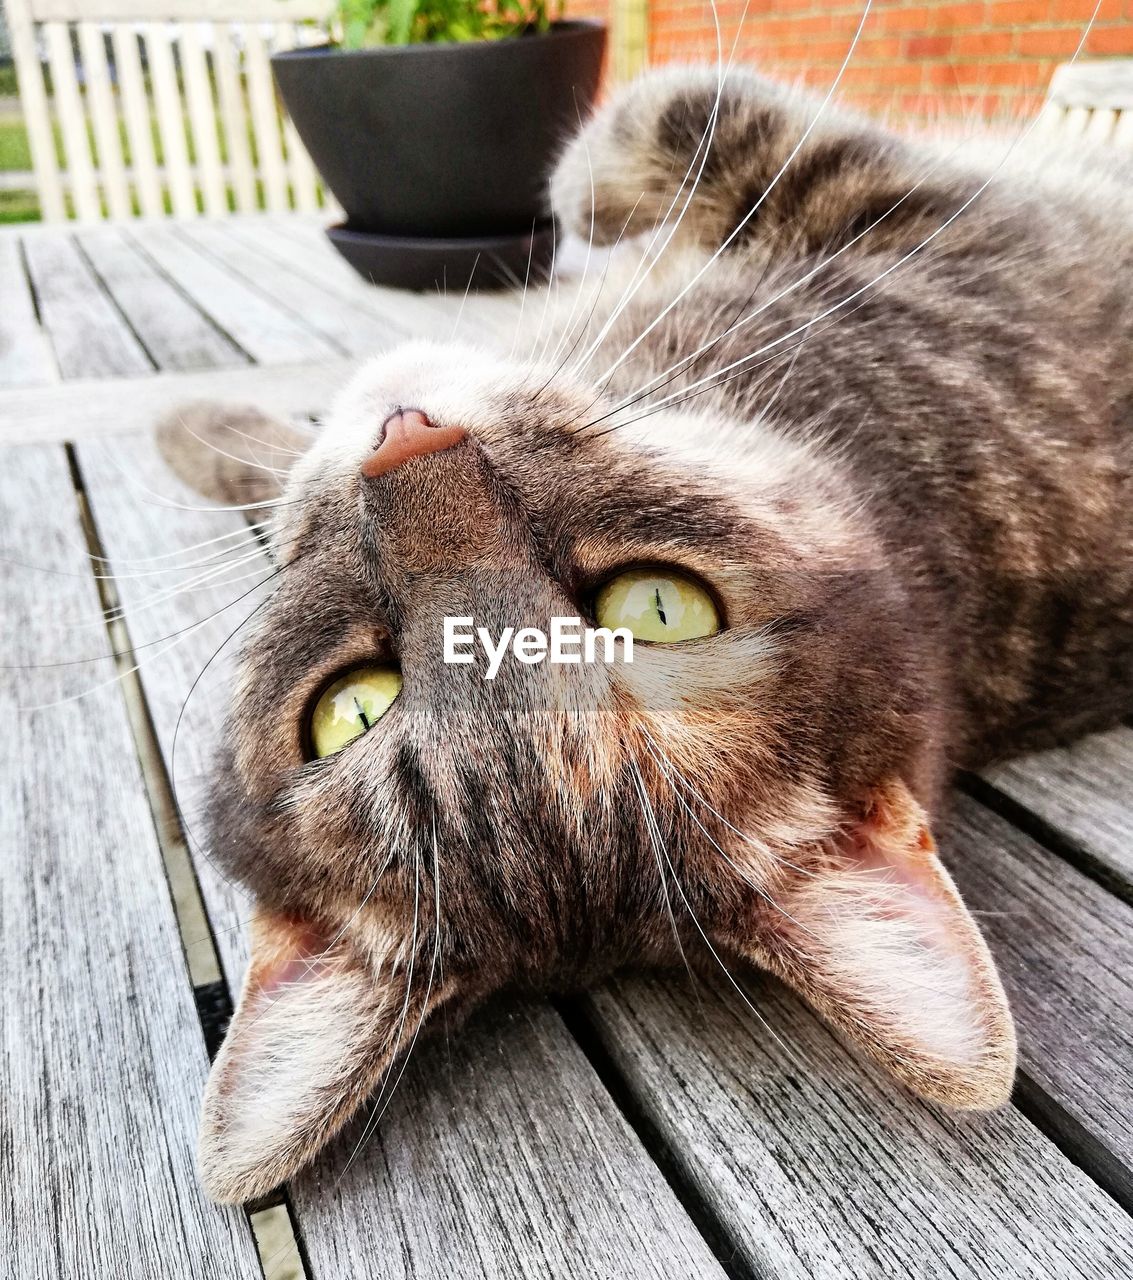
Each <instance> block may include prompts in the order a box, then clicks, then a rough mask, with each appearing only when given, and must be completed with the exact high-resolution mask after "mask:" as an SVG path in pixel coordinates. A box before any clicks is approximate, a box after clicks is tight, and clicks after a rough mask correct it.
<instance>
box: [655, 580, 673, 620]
mask: <svg viewBox="0 0 1133 1280" xmlns="http://www.w3.org/2000/svg"><path fill="white" fill-rule="evenodd" d="M653 599H654V600H655V601H656V604H657V616H658V617H659V618H660V619H661V625H662V626H664V627H667V626H668V625H669V620H668V619H667V618H666V617H665V608H664V606H663V605H662V603H661V588H660V587H657V589H656V590H655V591H654V593H653Z"/></svg>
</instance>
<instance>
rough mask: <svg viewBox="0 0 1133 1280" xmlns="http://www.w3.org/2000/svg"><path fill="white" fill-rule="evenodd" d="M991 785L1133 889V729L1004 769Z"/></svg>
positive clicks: (994, 773)
mask: <svg viewBox="0 0 1133 1280" xmlns="http://www.w3.org/2000/svg"><path fill="white" fill-rule="evenodd" d="M985 776H986V778H987V780H988V781H989V782H990V783H991V784H992V785H993V786H994V787H996V788H998V789H999V790H1000V791H1002V792H1003V793H1004V794H1005V795H1007V796H1009V797H1010V798H1011V799H1012V800H1014V801H1016V803H1018V804H1021V805H1023V807H1024V808H1026V809H1029V810H1030V811H1031V812H1032V813H1033V814H1035V815H1037V816H1038V817H1039V818H1041V819H1042V820H1043V821H1044V822H1045V823H1047V824H1048V825H1049V826H1051V827H1053V828H1054V829H1055V830H1056V831H1057V832H1058V833H1059V834H1060V835H1061V836H1063V837H1065V838H1066V839H1067V840H1069V841H1070V842H1071V843H1072V844H1074V845H1076V846H1077V847H1078V848H1080V849H1081V850H1082V852H1083V853H1084V854H1086V856H1087V857H1089V858H1093V859H1095V860H1096V861H1097V862H1099V863H1101V864H1102V865H1103V867H1105V868H1106V869H1108V870H1109V872H1110V873H1112V875H1113V876H1115V877H1117V878H1118V879H1119V880H1120V881H1122V882H1123V883H1124V884H1125V885H1126V886H1131V885H1133V729H1127V728H1118V729H1112V730H1110V732H1108V733H1101V734H1096V735H1094V736H1093V737H1089V738H1084V739H1083V740H1082V741H1081V742H1077V743H1075V744H1074V745H1073V746H1070V747H1065V748H1060V749H1058V750H1055V751H1042V752H1040V753H1038V754H1037V755H1033V756H1027V757H1025V758H1023V759H1021V760H1014V761H1012V762H1011V763H1010V764H1005V765H1000V766H999V767H997V768H995V769H991V770H989V771H988V772H987V774H986V775H985Z"/></svg>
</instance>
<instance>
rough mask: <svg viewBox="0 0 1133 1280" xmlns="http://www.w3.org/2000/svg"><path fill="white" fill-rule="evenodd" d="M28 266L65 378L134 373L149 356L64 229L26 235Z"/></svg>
mask: <svg viewBox="0 0 1133 1280" xmlns="http://www.w3.org/2000/svg"><path fill="white" fill-rule="evenodd" d="M24 248H25V252H26V254H27V261H28V269H29V270H30V272H31V278H32V282H33V284H34V285H35V290H36V294H37V296H38V298H39V312H40V316H41V317H42V320H43V327H44V328H45V329H46V330H47V333H48V335H49V336H50V338H51V343H52V346H53V347H54V349H55V359H56V361H57V362H58V365H59V371H60V373H61V374H62V376H63V377H64V378H107V377H123V376H137V375H138V374H147V373H150V372H151V371H152V368H153V366H152V365H151V363H150V361H149V358H148V357H147V356H146V353H145V351H144V350H143V349H142V347H141V345H140V344H139V342H138V340H137V338H135V337H134V335H133V334H132V333H131V332H130V329H129V326H128V325H127V324H126V322H125V321H124V320H123V319H122V317H121V315H120V314H119V313H118V311H117V309H116V308H115V307H114V305H113V304H112V303H111V301H110V299H109V298H108V297H107V295H106V293H105V291H104V290H103V288H102V286H101V285H100V284H99V282H98V280H97V278H96V277H95V274H94V272H93V271H92V270H91V269H90V266H89V264H88V263H87V261H86V260H85V259H84V258H83V256H82V255H81V254H80V253H79V251H78V249H77V248H76V247H75V242H74V240H73V239H72V238H71V236H70V235H68V234H66V233H64V232H61V231H60V232H53V233H50V234H46V233H45V234H42V235H31V236H28V238H27V240H26V241H25V244H24Z"/></svg>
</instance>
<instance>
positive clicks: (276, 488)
mask: <svg viewBox="0 0 1133 1280" xmlns="http://www.w3.org/2000/svg"><path fill="white" fill-rule="evenodd" d="M155 434H156V438H157V445H158V448H159V449H160V451H161V454H162V457H163V458H164V459H165V460H166V462H168V463H169V465H170V467H171V468H172V469H173V471H174V472H175V473H176V474H177V475H178V476H179V477H180V478H181V479H182V480H184V482H185V483H186V484H187V485H189V486H190V487H191V488H193V489H195V490H196V491H197V492H198V493H200V494H202V495H203V496H204V497H206V498H208V499H210V500H211V501H213V502H216V503H220V504H223V505H225V506H238V507H255V506H258V505H260V504H261V503H265V504H266V503H270V502H271V501H273V500H274V499H275V498H277V497H278V496H279V493H280V490H281V488H282V486H283V480H284V478H285V476H286V474H287V471H288V470H289V468H290V467H291V464H292V463H293V462H294V461H295V459H296V458H297V457H299V456H300V455H301V454H302V453H304V452H305V451H306V449H307V447H308V446H309V445H310V443H311V434H310V433H308V432H304V431H302V430H300V429H299V428H298V427H295V426H292V425H291V424H289V423H286V422H280V421H278V420H277V419H275V418H271V417H269V416H268V415H267V414H265V413H262V412H261V411H260V410H259V409H256V408H253V407H251V406H250V405H242V404H224V403H220V402H216V401H210V400H198V401H194V402H192V403H190V404H185V405H182V406H181V407H180V408H178V409H174V410H173V411H172V412H171V413H169V414H167V415H166V416H165V417H164V418H163V419H162V420H161V421H160V422H159V423H158V424H157V428H156V432H155Z"/></svg>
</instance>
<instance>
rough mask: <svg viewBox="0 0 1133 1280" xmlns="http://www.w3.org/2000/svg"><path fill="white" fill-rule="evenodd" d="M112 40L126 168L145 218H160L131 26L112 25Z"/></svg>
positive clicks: (146, 112) (161, 204)
mask: <svg viewBox="0 0 1133 1280" xmlns="http://www.w3.org/2000/svg"><path fill="white" fill-rule="evenodd" d="M111 40H112V41H113V42H114V69H115V71H116V73H117V76H118V90H119V92H120V94H121V96H122V114H123V116H124V117H125V120H126V138H127V140H128V141H129V144H130V169H131V171H132V174H133V179H134V186H135V188H136V190H137V193H138V203H139V205H140V206H141V210H142V213H143V214H145V216H146V217H147V218H160V217H161V216H162V214H164V212H165V202H164V200H163V199H162V195H161V183H160V182H159V181H158V178H157V161H156V159H155V158H154V151H153V134H152V133H151V132H150V117H149V103H148V101H147V100H146V91H145V82H144V80H143V79H142V61H141V57H140V56H139V53H138V34H137V32H136V31H135V30H134V29H133V28H132V27H125V26H116V27H115V28H114V29H113V31H112V33H111Z"/></svg>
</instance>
